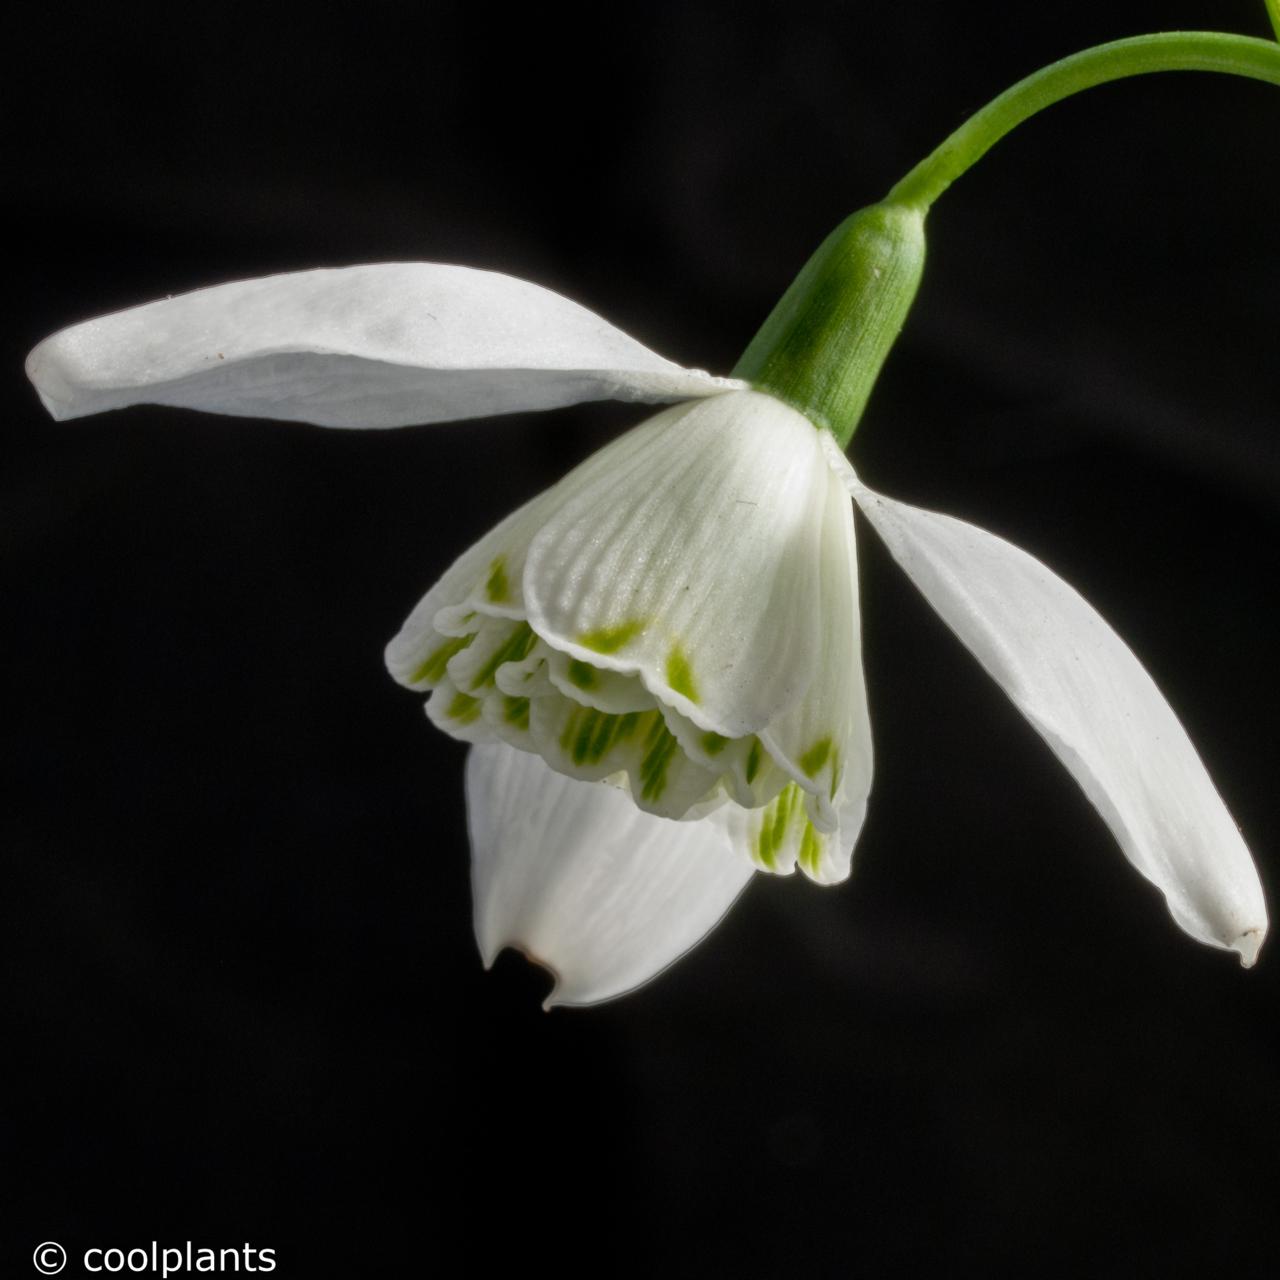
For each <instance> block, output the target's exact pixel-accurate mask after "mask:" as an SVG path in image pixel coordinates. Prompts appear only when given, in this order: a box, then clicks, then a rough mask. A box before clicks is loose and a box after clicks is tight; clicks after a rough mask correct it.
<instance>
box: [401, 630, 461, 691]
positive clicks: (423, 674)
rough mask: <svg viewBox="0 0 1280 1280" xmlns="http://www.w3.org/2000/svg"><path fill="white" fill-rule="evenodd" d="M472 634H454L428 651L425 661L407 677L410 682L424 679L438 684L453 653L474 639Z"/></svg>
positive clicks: (419, 682)
mask: <svg viewBox="0 0 1280 1280" xmlns="http://www.w3.org/2000/svg"><path fill="white" fill-rule="evenodd" d="M474 638H475V637H474V636H456V637H455V638H454V639H452V640H446V641H445V642H444V644H442V645H441V646H440V647H439V648H438V649H436V650H434V651H433V652H432V653H430V654H429V655H428V656H427V658H426V661H424V662H423V664H422V665H421V666H420V667H419V668H418V669H417V670H416V671H415V672H414V673H413V674H412V675H411V676H410V677H409V683H410V684H421V683H422V682H423V681H424V680H426V681H429V682H430V683H431V684H439V682H440V681H441V680H443V679H444V669H445V668H446V667H447V666H448V665H449V659H450V658H452V657H453V655H454V654H455V653H461V652H462V651H463V649H465V648H466V647H467V645H469V644H470V643H471V641H472V640H473V639H474Z"/></svg>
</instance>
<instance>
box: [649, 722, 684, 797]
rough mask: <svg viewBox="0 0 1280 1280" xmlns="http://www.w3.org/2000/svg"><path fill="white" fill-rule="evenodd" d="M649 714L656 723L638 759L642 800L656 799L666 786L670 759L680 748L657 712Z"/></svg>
mask: <svg viewBox="0 0 1280 1280" xmlns="http://www.w3.org/2000/svg"><path fill="white" fill-rule="evenodd" d="M650 714H652V715H654V716H655V717H656V723H655V724H654V725H653V727H652V728H651V729H650V730H649V734H648V737H647V738H646V739H645V747H646V750H645V754H644V758H643V759H642V760H641V761H640V796H641V798H642V799H644V800H649V801H654V802H656V801H658V800H660V799H661V798H662V793H663V792H664V791H665V790H666V788H667V773H668V771H669V770H670V768H671V761H672V760H673V759H675V756H676V753H677V752H678V751H679V750H680V744H679V743H678V742H677V741H676V740H675V735H674V734H672V732H671V730H670V729H668V728H667V726H666V725H665V724H664V723H663V722H662V717H661V716H660V715H658V713H657V712H651V713H650Z"/></svg>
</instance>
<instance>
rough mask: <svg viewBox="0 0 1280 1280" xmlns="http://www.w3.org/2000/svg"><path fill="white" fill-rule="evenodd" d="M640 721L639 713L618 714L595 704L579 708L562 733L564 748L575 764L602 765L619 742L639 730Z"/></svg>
mask: <svg viewBox="0 0 1280 1280" xmlns="http://www.w3.org/2000/svg"><path fill="white" fill-rule="evenodd" d="M649 714H651V715H656V714H657V713H656V712H650V713H649ZM639 723H640V715H639V713H637V712H630V713H628V714H627V715H623V716H614V715H606V714H605V713H604V712H603V711H596V710H595V709H594V708H592V707H576V708H575V709H574V711H573V713H572V714H571V715H570V716H569V719H568V720H567V721H565V726H564V731H563V732H562V733H561V734H560V750H561V751H563V752H564V753H565V754H566V755H567V756H568V757H569V758H570V759H571V760H572V761H573V763H574V764H578V765H582V764H599V763H600V761H601V760H603V759H604V758H605V756H606V755H608V753H609V752H610V751H611V750H612V749H613V748H614V747H615V746H616V745H617V744H618V743H619V742H625V741H626V740H627V739H628V738H629V737H631V735H632V734H633V733H635V731H636V727H637V725H639Z"/></svg>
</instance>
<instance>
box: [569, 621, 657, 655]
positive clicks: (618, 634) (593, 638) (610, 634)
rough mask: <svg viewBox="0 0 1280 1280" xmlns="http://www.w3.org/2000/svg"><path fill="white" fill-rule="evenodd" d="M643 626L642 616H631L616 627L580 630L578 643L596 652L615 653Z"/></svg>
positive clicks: (634, 636) (640, 630) (642, 628)
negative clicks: (631, 617)
mask: <svg viewBox="0 0 1280 1280" xmlns="http://www.w3.org/2000/svg"><path fill="white" fill-rule="evenodd" d="M644 628H645V622H644V619H642V618H633V619H632V620H631V621H630V622H624V623H622V624H621V625H620V626H616V627H600V628H598V629H597V630H595V631H580V632H579V633H578V643H579V644H580V645H581V646H582V647H583V648H584V649H593V650H595V652H596V653H617V652H618V650H619V649H623V648H625V647H626V646H627V645H629V644H630V643H631V642H632V641H633V640H634V639H635V638H636V636H638V635H639V634H640V633H641V632H642V631H643V630H644Z"/></svg>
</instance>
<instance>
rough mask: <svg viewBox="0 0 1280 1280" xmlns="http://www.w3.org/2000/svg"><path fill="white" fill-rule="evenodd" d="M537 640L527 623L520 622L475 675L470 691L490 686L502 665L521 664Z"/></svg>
mask: <svg viewBox="0 0 1280 1280" xmlns="http://www.w3.org/2000/svg"><path fill="white" fill-rule="evenodd" d="M537 639H538V637H537V636H535V635H534V634H533V628H532V627H531V626H530V625H529V624H528V623H527V622H522V623H521V624H520V625H519V626H518V627H517V628H516V629H515V630H514V631H513V632H512V633H511V634H510V635H509V636H508V637H507V638H506V640H504V641H503V642H502V644H500V645H499V646H498V648H497V649H496V650H495V651H494V653H493V656H492V657H491V658H490V659H489V661H488V662H486V663H485V664H484V666H483V667H481V668H480V670H479V671H478V672H477V673H476V675H475V678H474V679H473V680H472V681H471V688H472V690H473V691H474V690H476V689H483V688H484V687H485V685H489V684H492V683H493V678H494V676H495V675H497V673H498V668H499V667H500V666H502V665H503V664H504V663H507V662H522V661H523V660H524V659H525V658H527V657H528V656H529V650H530V649H532V648H533V646H534V644H535V643H536V642H537Z"/></svg>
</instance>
